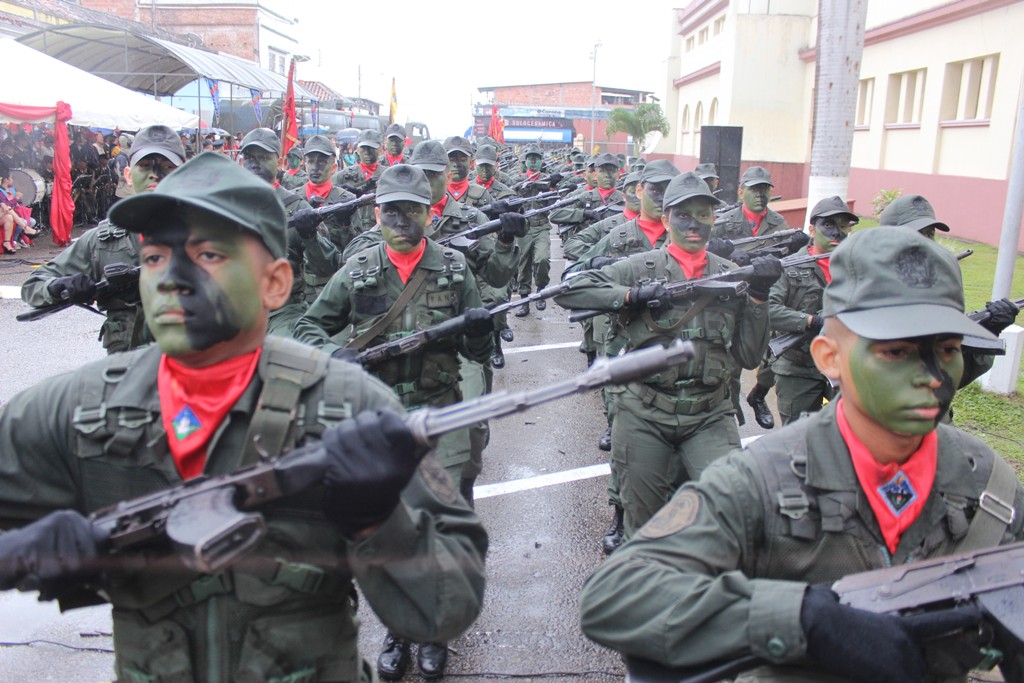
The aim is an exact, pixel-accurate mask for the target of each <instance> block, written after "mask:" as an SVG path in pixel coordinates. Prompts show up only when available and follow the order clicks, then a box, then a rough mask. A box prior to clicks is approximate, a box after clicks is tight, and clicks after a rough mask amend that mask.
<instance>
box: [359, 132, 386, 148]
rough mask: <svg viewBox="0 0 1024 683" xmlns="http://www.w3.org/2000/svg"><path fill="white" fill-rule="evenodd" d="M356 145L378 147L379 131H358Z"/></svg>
mask: <svg viewBox="0 0 1024 683" xmlns="http://www.w3.org/2000/svg"><path fill="white" fill-rule="evenodd" d="M356 147H380V133H378V132H377V131H375V130H364V131H362V132H361V133H359V140H358V141H357V142H356Z"/></svg>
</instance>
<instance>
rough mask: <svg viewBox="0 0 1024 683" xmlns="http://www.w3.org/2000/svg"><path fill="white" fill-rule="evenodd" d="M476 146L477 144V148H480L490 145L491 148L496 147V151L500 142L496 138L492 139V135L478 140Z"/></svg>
mask: <svg viewBox="0 0 1024 683" xmlns="http://www.w3.org/2000/svg"><path fill="white" fill-rule="evenodd" d="M476 144H477V146H480V145H490V146H491V147H494V148H495V149H497V148H498V141H497V140H495V139H494V138H492V137H491V136H490V135H485V136H483V137H482V138H478V139H477V141H476Z"/></svg>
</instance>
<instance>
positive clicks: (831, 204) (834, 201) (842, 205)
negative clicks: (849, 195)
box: [811, 197, 860, 223]
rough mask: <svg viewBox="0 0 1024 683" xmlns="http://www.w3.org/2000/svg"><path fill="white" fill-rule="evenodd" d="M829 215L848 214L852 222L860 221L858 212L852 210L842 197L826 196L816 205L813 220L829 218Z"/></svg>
mask: <svg viewBox="0 0 1024 683" xmlns="http://www.w3.org/2000/svg"><path fill="white" fill-rule="evenodd" d="M829 216H846V217H847V218H849V219H850V223H859V222H860V219H859V218H857V214H855V213H854V212H852V211H850V207H849V206H847V204H846V202H845V201H843V198H842V197H826V198H825V199H822V200H821V201H820V202H818V203H817V204H815V205H814V209H813V210H812V211H811V220H812V221H813V220H815V219H818V218H828V217H829Z"/></svg>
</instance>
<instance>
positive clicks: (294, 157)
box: [281, 145, 309, 192]
mask: <svg viewBox="0 0 1024 683" xmlns="http://www.w3.org/2000/svg"><path fill="white" fill-rule="evenodd" d="M285 164H286V165H287V168H286V169H285V170H284V172H283V173H281V186H282V187H283V188H284V189H286V190H292V191H295V192H302V191H303V188H305V187H306V183H308V182H309V176H308V175H306V171H305V169H303V168H302V148H301V147H299V146H298V145H293V146H292V147H291V148H290V149H289V150H288V154H286V155H285Z"/></svg>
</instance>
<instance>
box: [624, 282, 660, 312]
mask: <svg viewBox="0 0 1024 683" xmlns="http://www.w3.org/2000/svg"><path fill="white" fill-rule="evenodd" d="M667 300H668V291H666V290H665V285H663V284H661V283H660V282H649V283H647V284H646V285H637V286H636V287H632V288H630V290H629V305H630V306H632V307H633V308H658V307H660V306H661V304H662V303H663V302H664V301H667Z"/></svg>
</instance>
